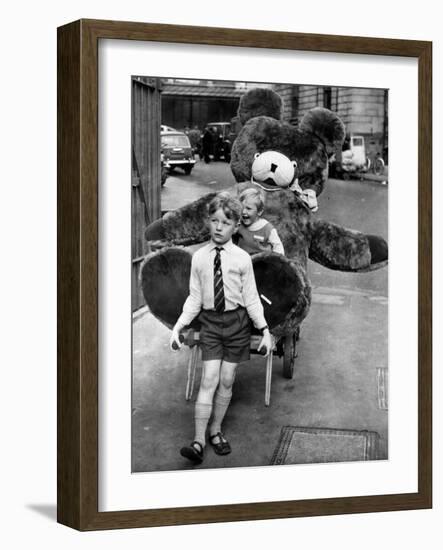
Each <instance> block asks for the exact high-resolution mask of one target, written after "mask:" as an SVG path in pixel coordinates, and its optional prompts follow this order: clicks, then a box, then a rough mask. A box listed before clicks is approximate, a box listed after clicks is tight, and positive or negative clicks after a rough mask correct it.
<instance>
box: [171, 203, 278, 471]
mask: <svg viewBox="0 0 443 550" xmlns="http://www.w3.org/2000/svg"><path fill="white" fill-rule="evenodd" d="M240 216H241V204H240V203H239V201H238V200H237V199H235V198H233V197H231V196H230V195H229V194H228V193H220V194H218V195H217V196H216V197H215V198H214V199H213V200H212V201H211V203H210V205H209V218H208V225H209V232H210V235H211V240H210V242H209V243H208V244H207V245H206V246H204V247H202V248H200V249H199V250H197V252H195V254H194V256H193V257H192V266H191V277H190V281H189V296H188V298H187V300H186V302H185V304H184V306H183V313H182V314H181V316H180V317H179V319H178V321H177V323H176V324H175V326H174V328H173V329H172V334H171V339H170V345H171V348H172V347H173V345H175V346H177V347H180V345H181V344H180V341H179V335H180V331H181V330H182V329H183V328H184V327H185V326H187V325H189V324H190V323H191V321H192V320H193V319H194V318H195V317H196V316H197V315H198V314H200V316H199V320H200V322H201V325H202V327H201V331H200V346H201V350H202V361H203V371H202V378H201V383H200V389H199V392H198V396H197V401H196V403H195V437H194V440H193V441H192V443H191V444H190V445H188V446H185V447H183V448H182V449H181V450H180V454H181V455H182V456H184V457H185V458H188V459H189V460H191V461H192V462H194V463H197V464H198V463H200V462H202V460H203V456H204V448H205V444H206V428H207V425H208V422H209V418H210V417H211V413H212V415H213V418H212V422H211V425H210V427H209V442H210V444H211V445H212V446H213V448H214V451H215V452H216V454H219V455H226V454H229V453H230V452H231V447H230V444H229V442H228V441H227V439H226V438H225V436H224V435H223V433H222V431H221V424H222V421H223V418H224V416H225V413H226V411H227V409H228V406H229V403H230V400H231V396H232V385H233V383H234V378H235V371H236V368H237V365H238V363H240V362H241V361H247V360H248V359H249V347H250V331H251V328H250V321H249V318H250V319H251V320H252V321H253V323H254V325H255V326H256V328H257V329H259V330H261V331H262V334H263V338H262V340H261V342H260V346H259V348H258V349H259V350H260V349H261V348H262V347H265V348H266V352H267V353H266V354H269V352H271V350H272V339H271V335H270V332H269V329H268V326H267V325H266V321H265V318H264V315H263V306H262V304H261V302H260V298H259V296H258V293H257V287H256V284H255V278H254V271H253V268H252V262H251V258H250V256H249V255H248V254H247V253H246V252H245V251H244V250H241V249H240V248H239V247H238V246H236V245H234V244H233V242H232V236H233V235H234V233H235V232H236V231H237V229H238V226H239V223H240Z"/></svg>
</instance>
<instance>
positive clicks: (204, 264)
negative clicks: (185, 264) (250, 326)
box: [176, 240, 266, 329]
mask: <svg viewBox="0 0 443 550" xmlns="http://www.w3.org/2000/svg"><path fill="white" fill-rule="evenodd" d="M216 247H223V249H224V250H222V251H221V268H222V272H223V283H224V290H225V303H226V311H229V310H231V309H235V308H237V307H238V306H239V305H240V306H243V307H245V308H246V309H247V311H248V315H249V317H250V319H251V320H252V322H253V323H254V325H255V327H256V328H257V329H261V328H263V327H264V326H265V325H266V320H265V317H264V312H263V305H262V303H261V301H260V297H259V295H258V292H257V286H256V284H255V278H254V270H253V267H252V261H251V257H250V256H249V254H248V253H247V252H245V251H244V250H242V249H241V248H239V247H238V246H236V245H235V244H233V242H232V240H229V241H228V242H227V243H225V244H223V245H219V244H217V243H214V242H213V241H212V240H211V241H209V243H208V244H206V245H205V246H204V247H202V248H200V249H199V250H197V251H196V252H195V253H194V255H193V256H192V265H191V276H190V280H189V296H188V298H187V299H186V302H185V304H184V305H183V312H182V314H181V315H180V317H179V319H178V321H177V323H176V326H179V327H180V328H182V327H184V326H187V325H189V324H190V323H191V321H192V320H193V319H194V318H195V317H196V316H197V315H198V314H199V313H200V311H201V309H202V308H204V309H212V308H213V307H214V254H213V253H212V252H213V250H214V249H215V248H216ZM225 253H227V254H229V256H228V257H226V256H225ZM228 258H229V262H227V260H228ZM239 276H240V277H241V285H239V284H238V277H239Z"/></svg>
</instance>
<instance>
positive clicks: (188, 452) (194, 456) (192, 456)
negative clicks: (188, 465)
mask: <svg viewBox="0 0 443 550" xmlns="http://www.w3.org/2000/svg"><path fill="white" fill-rule="evenodd" d="M180 454H181V455H182V456H184V457H185V458H187V459H188V460H191V461H192V462H195V464H200V463H201V462H203V456H204V449H203V445H202V444H201V443H200V442H199V441H193V442H192V443H191V444H190V445H188V446H186V447H182V448H181V449H180Z"/></svg>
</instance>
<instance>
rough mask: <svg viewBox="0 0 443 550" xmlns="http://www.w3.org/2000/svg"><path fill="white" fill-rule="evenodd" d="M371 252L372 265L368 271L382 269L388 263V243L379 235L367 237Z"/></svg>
mask: <svg viewBox="0 0 443 550" xmlns="http://www.w3.org/2000/svg"><path fill="white" fill-rule="evenodd" d="M366 237H367V239H368V242H369V250H370V251H371V264H370V266H369V268H368V271H374V270H375V269H380V268H381V267H384V266H385V265H387V263H388V243H387V242H386V241H385V240H384V239H382V238H381V237H378V236H377V235H366Z"/></svg>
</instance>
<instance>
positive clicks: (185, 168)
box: [183, 166, 193, 176]
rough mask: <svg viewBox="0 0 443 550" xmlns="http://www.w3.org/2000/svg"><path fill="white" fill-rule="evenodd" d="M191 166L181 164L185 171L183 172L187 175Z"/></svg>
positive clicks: (190, 170)
mask: <svg viewBox="0 0 443 550" xmlns="http://www.w3.org/2000/svg"><path fill="white" fill-rule="evenodd" d="M192 168H193V167H192V166H183V170H184V171H185V174H186V175H187V176H189V174H190V173H191V172H192Z"/></svg>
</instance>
